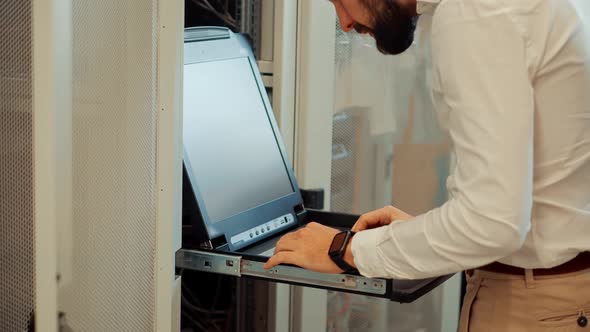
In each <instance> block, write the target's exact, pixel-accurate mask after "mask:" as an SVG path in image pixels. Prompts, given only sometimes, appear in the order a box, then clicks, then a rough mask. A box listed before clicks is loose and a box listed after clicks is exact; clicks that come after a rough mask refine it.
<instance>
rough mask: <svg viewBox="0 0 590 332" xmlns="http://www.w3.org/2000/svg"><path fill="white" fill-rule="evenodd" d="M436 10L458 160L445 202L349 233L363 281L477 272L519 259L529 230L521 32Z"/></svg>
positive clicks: (439, 68) (442, 84) (528, 126)
mask: <svg viewBox="0 0 590 332" xmlns="http://www.w3.org/2000/svg"><path fill="white" fill-rule="evenodd" d="M450 3H456V2H450ZM441 6H442V5H441ZM462 6H463V5H462ZM464 6H467V5H464ZM457 7H458V5H457ZM438 10H439V11H442V12H440V13H437V14H436V15H438V16H439V18H438V19H437V18H436V16H435V24H434V25H433V34H432V52H433V54H432V57H433V72H434V76H435V81H436V80H438V83H436V84H435V85H438V87H435V89H437V88H438V89H440V91H438V92H439V95H440V96H442V97H441V98H440V99H439V101H438V103H437V104H436V107H442V108H444V109H445V110H446V112H448V114H447V115H448V117H447V121H448V122H447V126H448V129H449V134H450V137H451V141H452V143H453V148H454V153H455V156H456V166H455V168H454V170H453V171H452V175H451V177H450V178H449V181H448V183H449V185H448V187H449V188H448V189H449V195H450V197H451V198H450V199H449V200H448V201H447V202H446V203H445V204H444V205H442V206H441V207H439V208H437V209H434V210H431V211H429V212H428V213H426V214H423V215H420V216H417V217H415V218H413V219H411V220H408V221H398V222H393V223H392V224H390V225H389V226H385V227H381V228H377V229H372V230H367V231H363V232H360V233H358V234H357V235H355V237H354V238H353V241H352V253H353V256H354V261H355V264H356V265H357V267H358V269H359V271H360V272H361V273H362V274H363V275H365V276H368V277H386V278H396V279H420V278H428V277H434V276H440V275H445V274H449V273H455V272H459V271H462V270H465V269H469V268H476V267H479V266H482V265H485V264H488V263H490V262H492V261H495V260H498V259H500V258H502V257H505V256H508V255H510V254H511V253H513V252H515V251H517V250H518V249H519V248H520V247H522V245H523V243H524V240H525V238H526V235H527V233H528V231H529V229H530V225H531V221H530V220H531V208H532V190H533V189H532V188H533V185H532V182H533V166H532V165H533V139H534V136H533V125H534V97H533V88H532V84H531V80H530V79H529V70H528V64H527V59H526V52H527V49H526V43H525V41H524V39H523V34H522V33H521V31H519V26H518V25H517V24H515V22H514V21H512V19H511V18H510V17H508V16H507V14H505V13H501V12H499V13H493V14H489V15H483V16H478V17H477V19H476V18H474V17H471V16H467V15H466V14H465V11H466V10H468V9H466V8H454V7H452V5H449V6H448V7H447V8H440V6H439V9H438ZM444 17H450V18H449V19H445V18H444ZM436 21H438V22H436Z"/></svg>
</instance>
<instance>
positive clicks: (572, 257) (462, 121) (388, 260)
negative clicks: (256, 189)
mask: <svg viewBox="0 0 590 332" xmlns="http://www.w3.org/2000/svg"><path fill="white" fill-rule="evenodd" d="M332 2H333V4H334V6H335V9H336V13H337V15H338V18H339V20H340V24H341V26H342V29H343V30H344V31H350V30H352V29H355V30H357V31H359V32H361V33H369V34H371V35H372V36H373V37H374V38H375V39H376V42H377V47H378V48H379V50H380V51H381V52H383V53H387V54H398V53H401V52H403V51H404V50H405V49H407V48H408V47H409V46H410V45H411V43H412V40H413V33H414V27H415V22H416V19H419V15H420V14H422V13H425V12H428V13H431V14H432V15H433V18H432V35H431V39H432V54H431V55H432V62H433V64H432V73H433V82H432V84H433V87H432V90H433V96H434V105H435V108H436V111H437V113H438V115H439V119H440V122H441V124H442V125H443V127H444V128H446V130H448V134H449V137H450V139H451V142H452V144H453V153H454V155H455V160H456V163H455V166H454V170H453V171H452V175H451V176H450V177H449V179H448V181H447V184H448V185H447V186H448V191H449V195H450V199H449V200H448V202H446V203H445V204H444V205H443V206H441V207H440V208H437V209H434V210H432V211H430V212H428V213H426V214H424V215H420V216H416V217H412V216H410V215H408V214H406V213H404V212H403V211H400V210H398V209H396V208H394V207H385V208H383V209H380V210H377V211H373V212H370V213H367V214H366V215H363V216H362V217H361V218H360V219H359V220H358V222H357V223H356V225H355V226H354V228H353V231H355V232H357V233H356V235H354V236H352V234H346V235H347V236H344V235H342V236H341V235H339V236H336V234H337V233H338V231H336V230H333V229H330V228H327V227H324V226H321V225H318V224H315V223H312V224H310V225H309V226H308V227H306V228H304V229H302V230H300V231H298V232H295V233H291V234H288V235H286V236H284V237H283V238H282V239H281V240H280V241H279V243H278V245H277V249H276V253H275V256H273V257H272V258H271V259H270V260H269V261H268V262H267V264H266V267H267V268H270V267H272V266H275V265H276V264H281V263H289V264H296V265H299V266H301V267H303V268H307V269H311V270H315V271H320V272H327V273H339V272H342V271H343V270H348V269H352V268H357V269H358V270H359V271H360V273H361V274H363V275H365V276H368V277H385V278H402V279H418V278H427V277H433V276H439V275H445V274H449V273H455V272H459V271H463V270H467V275H468V289H467V294H466V297H465V301H464V307H463V309H462V313H461V322H460V330H461V331H468V330H470V331H481V330H486V331H551V330H553V329H557V328H559V331H578V330H580V331H581V330H584V329H583V328H586V329H588V330H590V326H587V325H588V321H587V319H586V317H587V316H589V315H590V254H589V253H588V251H590V29H589V28H588V26H584V24H583V22H582V19H581V18H580V16H579V12H578V11H576V10H575V8H574V6H573V4H572V2H571V0H519V1H511V0H422V1H421V0H418V1H417V0H333V1H332ZM335 238H339V239H340V240H342V241H346V240H348V239H349V238H352V240H349V241H348V243H347V245H346V246H345V249H344V250H342V251H341V252H339V253H336V254H337V255H333V252H332V251H333V250H334V248H332V249H330V247H331V245H332V242H333V240H334V239H335ZM328 251H330V255H329V254H328ZM338 255H340V256H338Z"/></svg>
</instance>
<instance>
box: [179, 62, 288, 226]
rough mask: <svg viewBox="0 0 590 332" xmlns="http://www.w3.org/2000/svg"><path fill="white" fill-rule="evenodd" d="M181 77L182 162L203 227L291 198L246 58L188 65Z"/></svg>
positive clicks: (282, 160)
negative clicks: (198, 204)
mask: <svg viewBox="0 0 590 332" xmlns="http://www.w3.org/2000/svg"><path fill="white" fill-rule="evenodd" d="M184 75H185V78H184V117H183V127H184V130H183V132H184V133H183V137H184V149H185V162H188V165H189V166H190V169H189V170H188V172H189V173H192V174H189V177H190V178H191V181H192V182H193V187H195V188H194V189H195V191H197V192H198V194H199V195H200V196H201V198H202V200H203V201H204V204H205V206H204V208H205V209H201V210H202V213H204V214H206V215H207V216H208V218H209V222H212V223H215V222H219V221H222V220H225V219H227V218H229V217H231V216H234V215H236V214H239V213H241V212H244V211H247V210H250V209H252V208H255V207H257V206H259V205H262V204H265V203H268V202H270V201H273V200H276V199H279V198H281V197H284V196H287V195H289V194H291V193H293V191H294V190H293V186H292V184H291V180H290V178H289V174H288V172H287V169H286V166H285V161H284V159H283V157H282V155H281V152H280V150H279V147H278V143H277V139H276V137H275V135H274V132H273V129H272V127H271V123H270V120H269V118H268V115H267V113H266V108H265V105H264V101H263V99H262V95H261V92H260V91H259V87H258V84H257V82H256V78H255V76H254V74H253V71H252V67H251V65H250V62H249V60H248V58H247V57H242V58H234V59H227V60H220V61H211V62H202V63H195V64H188V65H185V69H184ZM195 185H196V186H195Z"/></svg>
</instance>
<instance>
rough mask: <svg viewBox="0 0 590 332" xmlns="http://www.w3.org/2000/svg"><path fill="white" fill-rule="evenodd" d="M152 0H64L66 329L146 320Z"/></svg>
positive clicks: (152, 139)
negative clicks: (69, 222)
mask: <svg viewBox="0 0 590 332" xmlns="http://www.w3.org/2000/svg"><path fill="white" fill-rule="evenodd" d="M156 10H157V1H156V0H153V1H145V0H123V1H121V0H101V1H73V27H74V28H73V39H74V40H73V75H74V77H73V98H74V100H73V123H72V126H73V127H72V129H73V145H72V146H73V158H72V159H73V165H72V169H73V174H72V176H73V179H72V181H73V204H72V205H73V213H72V215H73V226H72V227H73V231H72V233H73V236H72V237H73V238H72V239H71V241H72V246H71V247H72V250H73V261H72V271H73V272H72V277H71V281H68V282H67V283H66V284H64V285H62V288H61V292H60V298H59V302H60V309H61V310H62V311H63V312H64V313H65V315H66V316H65V317H66V321H67V324H68V325H69V327H70V328H72V329H73V330H74V331H127V332H129V331H141V332H145V331H151V330H154V326H155V325H154V323H155V259H156V258H155V257H156V253H155V250H156V193H157V189H156V121H157V95H156V91H157V85H156V82H157V73H156V70H157V66H156V65H157V12H156Z"/></svg>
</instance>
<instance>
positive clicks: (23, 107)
mask: <svg viewBox="0 0 590 332" xmlns="http://www.w3.org/2000/svg"><path fill="white" fill-rule="evenodd" d="M31 6H32V4H31V1H27V0H2V1H0V31H1V32H0V267H1V268H0V331H26V330H27V326H28V324H29V319H30V317H31V314H32V312H33V309H34V305H35V294H34V289H35V280H34V275H35V261H34V258H35V257H34V250H35V247H34V241H35V233H34V232H35V228H34V226H35V223H34V219H33V218H34V217H33V216H34V190H33V189H34V187H33V186H34V178H33V122H32V77H31V76H32V22H31V19H32V17H31V16H32V12H31Z"/></svg>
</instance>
